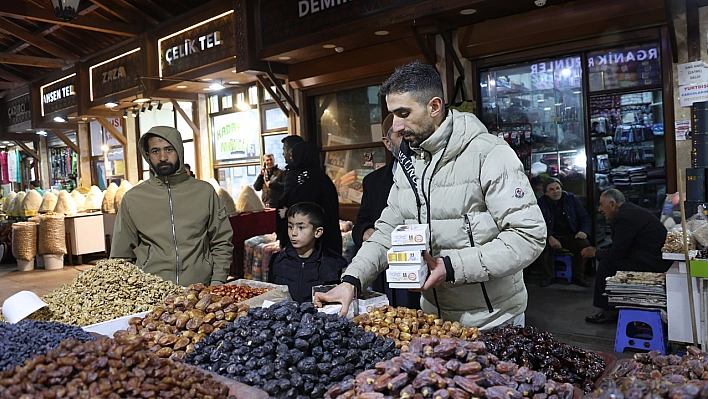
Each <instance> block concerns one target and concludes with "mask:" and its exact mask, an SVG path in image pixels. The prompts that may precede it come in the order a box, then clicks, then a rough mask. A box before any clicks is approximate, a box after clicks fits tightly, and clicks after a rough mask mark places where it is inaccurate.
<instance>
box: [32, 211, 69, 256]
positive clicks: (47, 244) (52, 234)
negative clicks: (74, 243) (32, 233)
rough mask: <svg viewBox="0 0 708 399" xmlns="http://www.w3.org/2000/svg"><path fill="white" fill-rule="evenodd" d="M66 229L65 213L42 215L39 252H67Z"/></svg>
mask: <svg viewBox="0 0 708 399" xmlns="http://www.w3.org/2000/svg"><path fill="white" fill-rule="evenodd" d="M64 231H65V230H64V215H51V216H50V215H42V216H40V217H39V244H38V246H37V249H38V252H39V254H40V255H47V254H52V255H60V254H66V240H65V239H64Z"/></svg>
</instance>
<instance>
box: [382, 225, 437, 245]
mask: <svg viewBox="0 0 708 399" xmlns="http://www.w3.org/2000/svg"><path fill="white" fill-rule="evenodd" d="M428 241H430V228H428V225H427V224H403V225H400V226H398V227H396V229H395V230H393V231H392V232H391V245H411V244H412V245H427V243H428Z"/></svg>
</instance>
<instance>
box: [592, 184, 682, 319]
mask: <svg viewBox="0 0 708 399" xmlns="http://www.w3.org/2000/svg"><path fill="white" fill-rule="evenodd" d="M598 210H599V211H600V212H602V214H603V215H605V218H606V219H607V220H609V221H610V228H611V229H612V246H611V247H609V248H607V249H598V248H595V247H587V248H585V249H583V251H582V252H581V254H582V256H583V257H584V258H597V259H599V260H600V264H599V266H598V269H597V275H596V277H595V292H594V296H593V306H595V307H598V308H600V309H602V310H601V311H600V312H599V313H597V314H595V315H593V316H588V317H586V318H585V321H587V322H588V323H614V322H615V321H617V315H618V311H617V310H615V309H614V308H613V307H611V306H610V305H609V304H608V302H607V297H606V296H604V295H603V294H604V293H605V287H606V285H607V282H606V279H607V278H608V277H612V276H614V275H615V274H617V271H619V270H626V271H635V272H655V273H664V272H666V271H667V270H669V268H670V267H671V263H672V262H671V261H668V260H663V259H662V258H661V247H662V246H664V242H665V241H666V228H665V227H664V225H663V224H661V222H660V221H659V219H657V218H656V217H655V216H654V215H652V214H651V213H649V211H647V210H646V209H644V208H641V207H639V206H637V205H634V204H632V203H630V202H625V199H624V195H623V194H622V192H620V191H619V190H615V189H610V190H607V191H605V192H603V193H602V195H600V206H599V207H598Z"/></svg>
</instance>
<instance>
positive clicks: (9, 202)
mask: <svg viewBox="0 0 708 399" xmlns="http://www.w3.org/2000/svg"><path fill="white" fill-rule="evenodd" d="M15 197H17V193H16V192H14V191H10V193H9V194H8V195H7V197H5V202H4V203H3V205H2V209H3V211H4V212H5V213H6V214H8V215H10V209H11V208H12V203H13V202H14V201H15Z"/></svg>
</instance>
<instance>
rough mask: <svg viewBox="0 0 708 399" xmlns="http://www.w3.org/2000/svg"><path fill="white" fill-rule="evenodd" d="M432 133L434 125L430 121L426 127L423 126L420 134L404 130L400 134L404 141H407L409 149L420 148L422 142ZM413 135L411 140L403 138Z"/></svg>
mask: <svg viewBox="0 0 708 399" xmlns="http://www.w3.org/2000/svg"><path fill="white" fill-rule="evenodd" d="M433 133H435V125H434V124H433V121H432V120H431V121H430V123H429V124H427V125H426V126H423V127H422V128H421V131H420V132H414V131H413V130H410V129H406V130H404V131H403V132H401V134H402V135H403V137H404V140H406V141H408V142H409V143H410V145H411V147H420V144H421V143H422V142H424V141H425V140H427V139H428V137H430V136H432V135H433ZM411 134H412V135H413V138H410V137H408V138H406V137H405V136H407V135H411Z"/></svg>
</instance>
